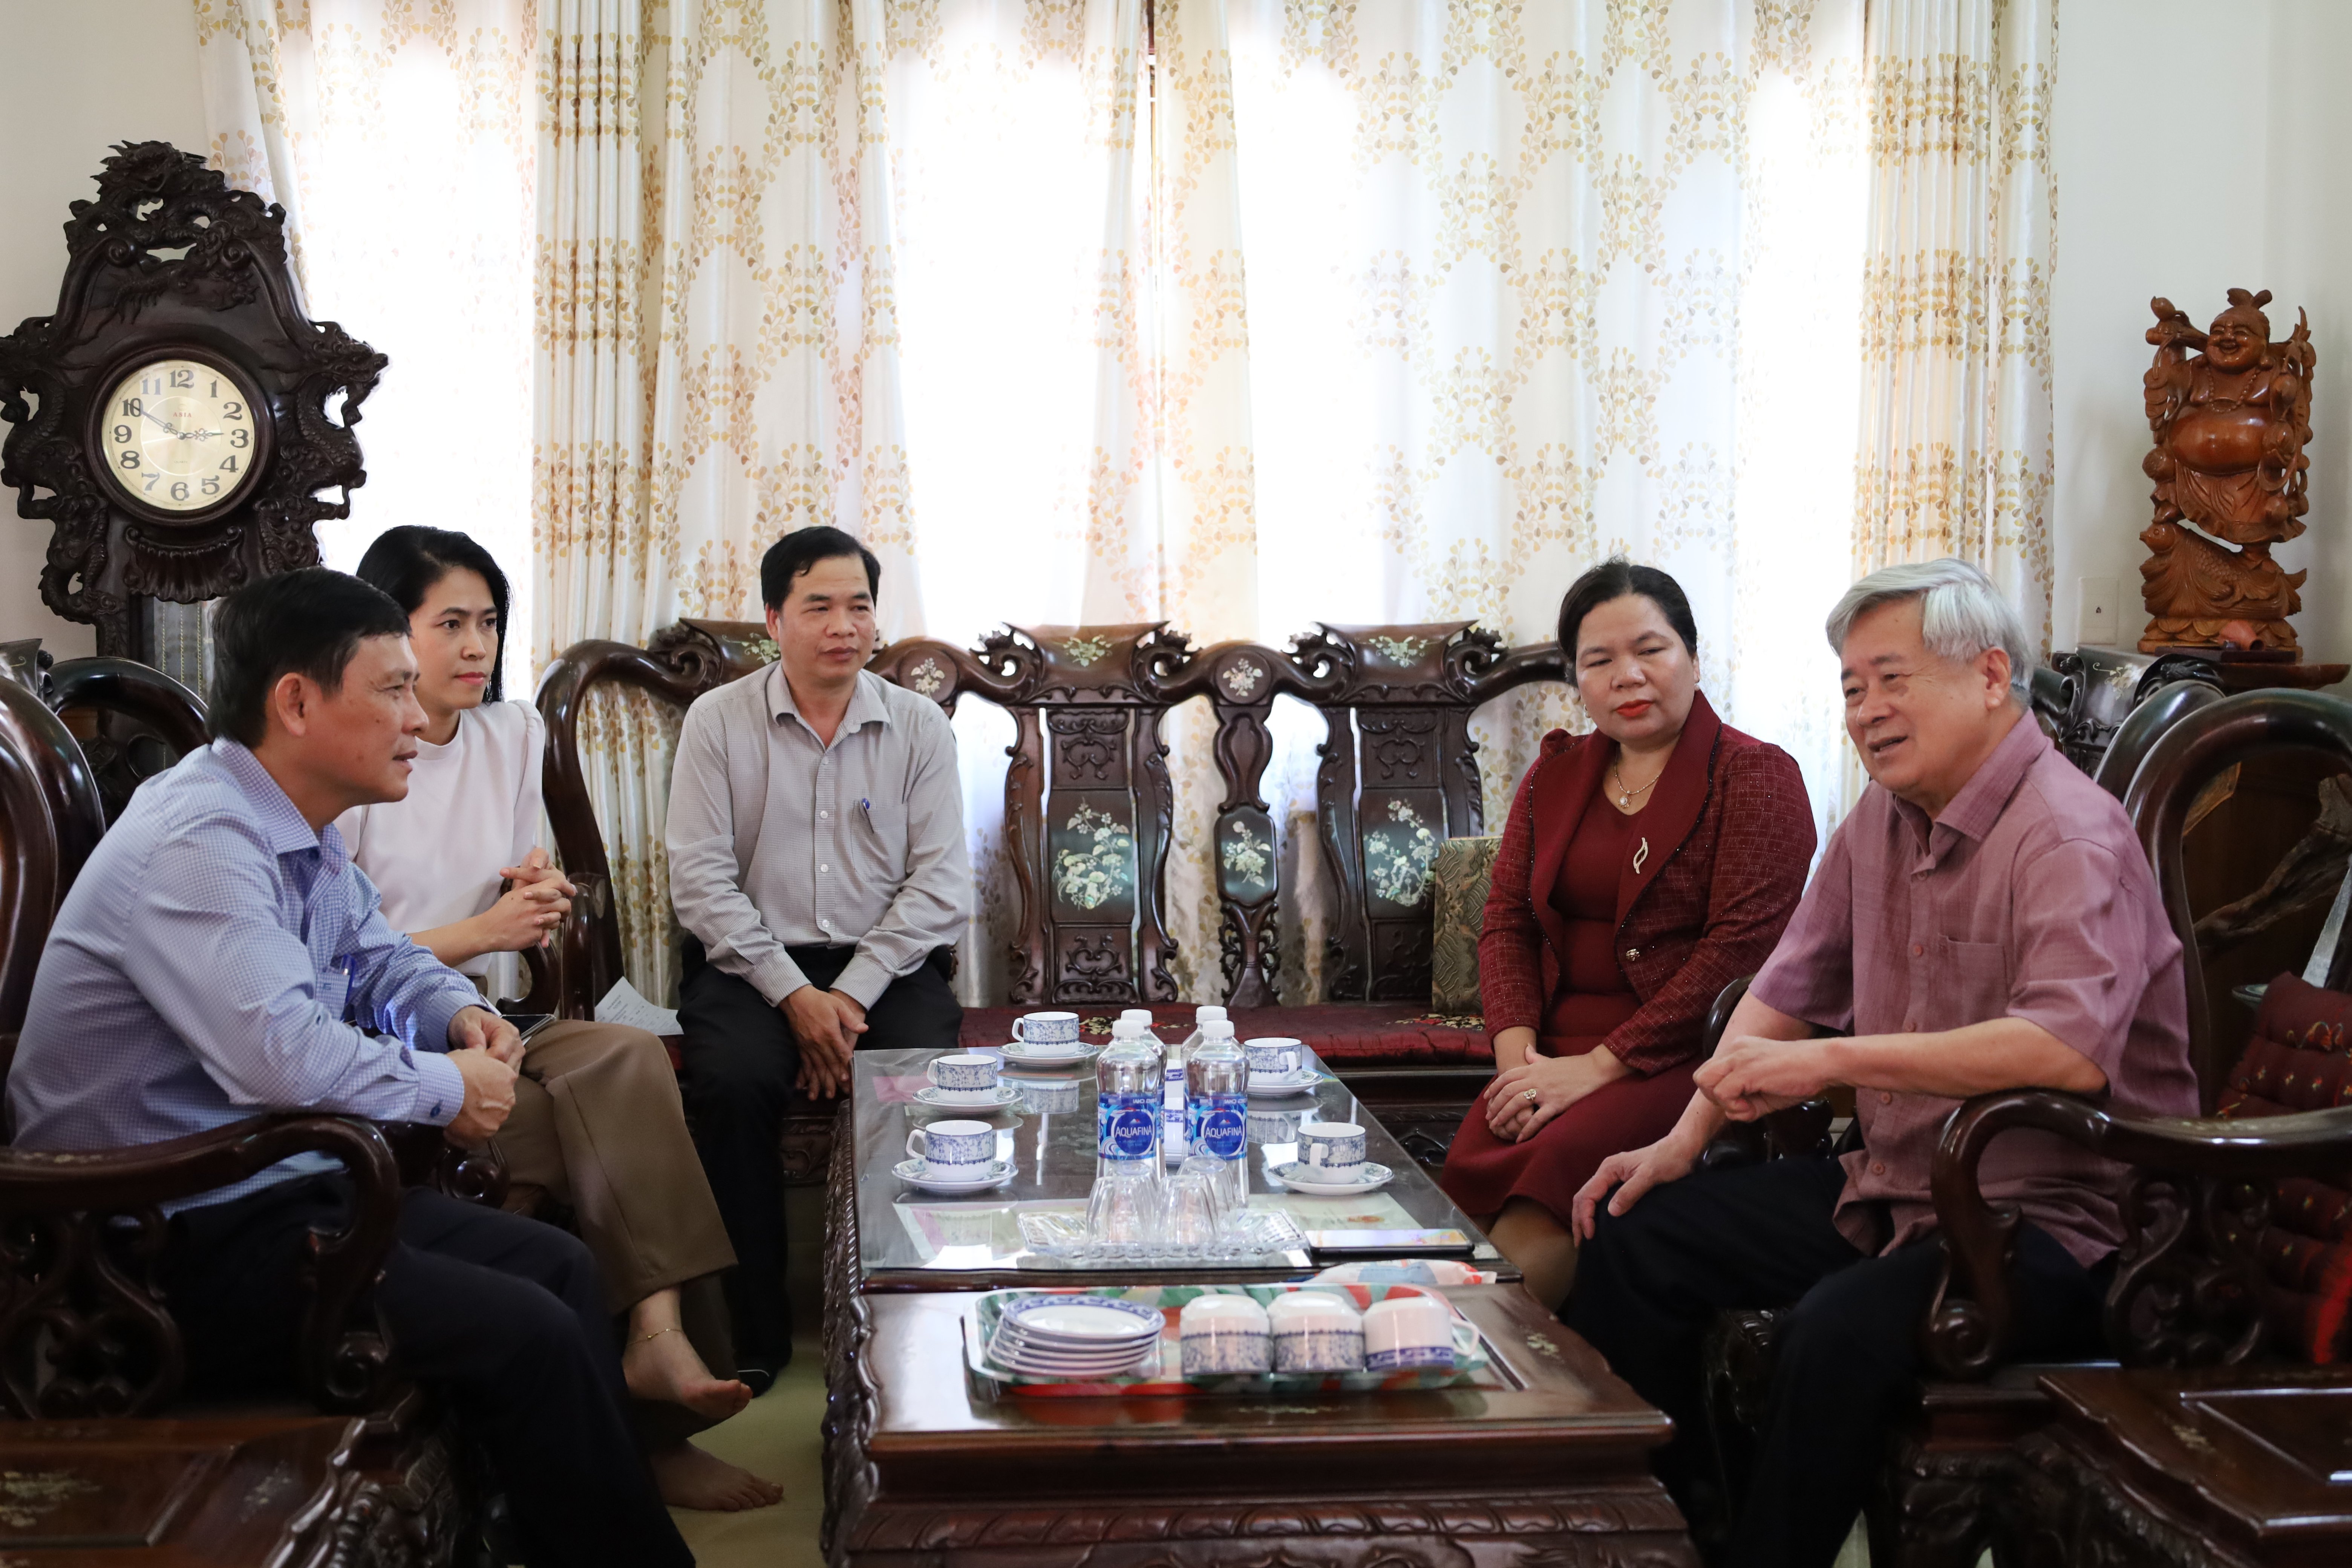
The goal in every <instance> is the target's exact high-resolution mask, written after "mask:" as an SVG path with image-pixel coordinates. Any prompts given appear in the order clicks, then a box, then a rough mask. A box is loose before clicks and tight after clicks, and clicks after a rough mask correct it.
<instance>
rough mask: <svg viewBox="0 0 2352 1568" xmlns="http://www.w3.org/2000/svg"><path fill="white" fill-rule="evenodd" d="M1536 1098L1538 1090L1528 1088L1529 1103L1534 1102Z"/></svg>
mask: <svg viewBox="0 0 2352 1568" xmlns="http://www.w3.org/2000/svg"><path fill="white" fill-rule="evenodd" d="M1535 1098H1536V1091H1535V1090H1534V1089H1529V1090H1528V1104H1530V1105H1532V1104H1534V1103H1535Z"/></svg>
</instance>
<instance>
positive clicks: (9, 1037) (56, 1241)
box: [0, 660, 501, 1563]
mask: <svg viewBox="0 0 2352 1568" xmlns="http://www.w3.org/2000/svg"><path fill="white" fill-rule="evenodd" d="M78 662H80V663H84V664H111V663H114V662H117V661H106V660H101V661H78ZM68 673H70V671H68ZM101 673H105V674H109V675H110V676H113V675H115V674H116V672H103V671H102V672H101ZM122 679H124V680H125V681H126V683H127V684H130V685H132V686H133V687H136V686H138V685H139V684H140V683H139V681H138V679H137V677H136V676H135V675H134V676H130V677H125V678H122ZM67 689H68V690H72V689H75V688H74V687H73V686H71V685H70V684H68V686H67ZM166 695H167V696H168V693H167V694H166ZM105 824H106V818H105V816H104V809H103V806H102V805H101V796H100V781H99V777H98V775H97V774H96V773H95V772H94V771H93V770H92V769H91V767H90V766H89V761H88V759H87V758H86V757H85V756H84V755H83V753H82V752H81V750H80V748H79V746H78V745H77V744H76V743H75V742H74V739H73V737H72V736H71V734H70V733H69V732H68V731H67V729H66V727H65V725H64V724H63V723H62V722H61V721H59V720H58V717H57V715H55V714H53V713H52V712H50V710H49V709H48V708H47V705H46V704H45V703H44V702H43V701H42V700H40V699H39V698H38V697H37V696H35V695H34V694H33V693H32V692H30V691H28V690H26V689H24V688H22V687H19V686H17V685H16V683H15V682H13V681H9V680H5V679H0V942H5V950H0V1069H5V1061H6V1060H7V1059H9V1058H13V1057H14V1055H15V1047H16V1035H17V1032H18V1031H19V1030H20V1029H21V1028H22V1027H23V1025H24V1020H25V1011H26V1004H27V999H28V997H29V995H30V993H31V989H32V978H33V973H34V971H35V969H36V967H37V963H38V961H39V958H40V953H41V949H42V944H43V942H45V941H46V940H47V934H48V930H49V926H50V922H51V921H52V920H53V919H54V917H55V914H56V911H57V909H58V904H59V902H60V901H61V900H63V898H64V896H65V894H66V892H67V890H68V889H69V888H70V886H71V884H72V881H73V878H74V876H75V875H76V874H77V873H78V872H79V869H80V868H81V865H82V863H83V861H84V860H86V859H87V858H88V857H89V852H90V850H91V849H92V848H93V847H95V846H96V844H97V842H98V839H99V837H100V834H101V833H102V831H103V830H104V827H105ZM299 1152H319V1153H323V1154H326V1155H328V1156H329V1157H330V1158H331V1159H333V1160H335V1161H336V1162H337V1163H339V1164H341V1167H342V1168H343V1170H344V1171H345V1173H347V1174H348V1175H349V1176H350V1178H351V1181H352V1189H353V1201H352V1211H351V1214H350V1216H349V1219H348V1222H347V1223H346V1224H345V1225H344V1226H342V1227H341V1228H340V1229H337V1230H334V1231H331V1232H321V1233H319V1234H317V1235H316V1236H314V1237H313V1239H312V1243H311V1246H312V1253H311V1264H310V1291H311V1296H310V1301H309V1303H308V1305H307V1309H306V1311H305V1314H304V1321H303V1326H302V1330H301V1343H300V1346H299V1351H298V1354H297V1364H298V1366H299V1371H300V1376H301V1383H302V1394H303V1395H304V1397H303V1398H300V1399H263V1400H254V1401H246V1402H239V1403H237V1404H235V1405H226V1406H223V1405H211V1406H194V1405H189V1404H188V1402H187V1401H186V1400H184V1398H182V1397H181V1394H182V1390H183V1385H184V1378H185V1372H186V1362H185V1354H184V1347H183V1344H182V1342H181V1339H180V1335H179V1331H178V1329H177V1327H176V1326H175V1325H174V1324H173V1321H172V1317H171V1313H170V1310H169V1305H168V1302H167V1301H166V1300H164V1299H163V1295H162V1293H161V1291H160V1290H159V1289H158V1288H157V1286H156V1283H155V1273H154V1270H155V1266H156V1264H157V1262H158V1259H159V1258H160V1256H161V1253H162V1250H163V1245H164V1241H165V1227H166V1223H167V1222H166V1220H165V1218H164V1215H163V1207H162V1205H165V1204H167V1203H172V1202H174V1201H177V1200H182V1199H185V1198H189V1197H193V1196H195V1195H197V1194H202V1193H205V1192H208V1191H213V1190H215V1189H217V1188H219V1187H222V1186H225V1185H228V1184H232V1183H235V1182H237V1181H241V1180H243V1179H244V1178H246V1177H247V1176H251V1175H254V1174H256V1173H258V1172H260V1171H262V1170H264V1169H266V1168H268V1166H270V1165H273V1164H275V1163H278V1162H279V1161H281V1160H283V1159H285V1158H287V1157H288V1156H289V1155H292V1154H295V1153H299ZM500 1180H501V1174H500V1173H499V1171H498V1170H497V1168H496V1165H495V1163H484V1162H481V1161H478V1160H477V1161H468V1160H467V1158H466V1157H465V1156H463V1155H461V1154H460V1153H458V1152H457V1151H455V1150H453V1149H450V1148H449V1147H448V1146H447V1145H446V1144H445V1143H444V1142H443V1141H442V1137H441V1133H440V1130H439V1129H437V1128H430V1127H402V1126H378V1125H377V1124H375V1123H373V1122H369V1121H362V1120H359V1119H356V1118H351V1117H339V1116H327V1115H306V1114H280V1115H268V1116H258V1117H253V1118H249V1119H247V1120H246V1121H239V1122H236V1123H234V1124H232V1125H230V1126H226V1127H222V1128H218V1129H215V1130H214V1131H209V1132H204V1133H198V1134H194V1135H192V1136H190V1137H186V1138H181V1139H175V1140H173V1141H170V1142H163V1143H154V1144H148V1145H144V1146H141V1147H136V1148H128V1149H121V1150H108V1151H101V1152H78V1153H39V1152H29V1151H24V1150H17V1149H13V1148H6V1147H0V1407H5V1415H6V1417H8V1419H5V1420H0V1466H5V1468H8V1469H10V1470H12V1471H15V1472H16V1473H18V1474H21V1475H37V1476H40V1477H46V1478H48V1480H47V1481H45V1482H44V1483H43V1484H42V1485H41V1486H40V1487H36V1488H33V1489H31V1491H29V1492H26V1495H24V1496H22V1497H20V1496H18V1495H17V1493H16V1491H11V1492H10V1493H9V1495H8V1501H9V1503H10V1504H11V1507H10V1508H9V1509H7V1510H0V1553H5V1552H7V1551H8V1549H10V1548H14V1547H16V1546H19V1545H25V1546H33V1545H39V1546H47V1547H59V1546H71V1547H100V1546H105V1545H110V1544H113V1545H119V1544H121V1542H124V1541H126V1540H130V1541H142V1542H149V1543H152V1544H153V1545H156V1546H159V1547H165V1548H171V1549H177V1550H179V1551H181V1552H184V1553H187V1554H188V1555H186V1556H184V1557H180V1558H174V1559H173V1560H175V1561H218V1562H245V1561H251V1562H261V1561H265V1560H266V1561H273V1562H274V1561H290V1560H297V1559H299V1560H302V1561H312V1560H318V1561H327V1560H332V1561H337V1562H348V1563H376V1562H383V1563H393V1562H398V1563H447V1562H449V1561H451V1559H452V1557H453V1554H454V1553H455V1552H457V1549H458V1544H459V1542H460V1540H461V1538H463V1537H465V1536H467V1534H468V1533H469V1530H468V1527H467V1521H468V1520H469V1519H470V1517H471V1514H472V1511H473V1510H472V1508H471V1506H470V1504H469V1503H468V1501H467V1491H466V1489H465V1487H464V1485H463V1478H462V1477H461V1476H460V1475H459V1473H458V1468H457V1465H456V1464H455V1463H454V1460H453V1450H452V1447H451V1444H450V1441H449V1436H448V1434H447V1431H446V1426H444V1424H443V1422H442V1420H441V1417H440V1416H439V1415H438V1413H437V1412H436V1410H435V1409H434V1408H433V1407H432V1406H431V1405H428V1404H427V1403H426V1402H425V1400H423V1399H422V1398H421V1397H420V1396H419V1395H418V1394H416V1392H415V1390H413V1389H411V1388H408V1387H407V1386H405V1385H404V1384H401V1383H399V1382H398V1381H397V1380H396V1379H395V1378H394V1376H393V1374H392V1373H391V1371H390V1367H389V1361H388V1357H389V1348H388V1347H387V1346H386V1344H385V1342H384V1341H383V1335H382V1333H381V1332H380V1331H379V1330H378V1328H377V1325H376V1323H375V1321H374V1320H373V1313H372V1312H371V1311H369V1310H367V1309H366V1307H365V1305H364V1302H363V1300H362V1297H363V1293H364V1292H365V1290H366V1289H368V1287H369V1286H370V1285H371V1284H373V1281H374V1279H375V1278H376V1276H377V1274H378V1273H379V1271H380V1270H381V1269H382V1268H383V1258H384V1257H385V1254H386V1253H387V1251H388V1250H389V1248H390V1247H391V1245H392V1242H393V1239H394V1226H395V1225H396V1222H397V1218H398V1213H399V1202H400V1191H401V1188H402V1186H403V1185H404V1184H415V1183H422V1182H425V1181H432V1182H435V1183H436V1184H439V1185H442V1186H443V1187H444V1188H445V1190H449V1191H453V1192H456V1193H458V1194H460V1195H468V1196H474V1197H477V1198H478V1199H484V1200H489V1201H494V1200H495V1197H496V1194H497V1187H498V1185H499V1182H500ZM314 1553H315V1554H317V1556H316V1557H315V1559H314V1557H313V1555H312V1554H314ZM335 1553H340V1555H333V1554H335Z"/></svg>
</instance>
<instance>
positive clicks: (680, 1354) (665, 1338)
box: [621, 1333, 751, 1507]
mask: <svg viewBox="0 0 2352 1568" xmlns="http://www.w3.org/2000/svg"><path fill="white" fill-rule="evenodd" d="M621 1376H622V1378H623V1379H624V1380H625V1382H626V1383H627V1384H628V1385H629V1392H630V1393H631V1394H635V1395H636V1396H637V1397H638V1398H639V1399H653V1400H661V1401H666V1402H667V1403H669V1404H672V1405H685V1406H686V1407H687V1408H688V1410H691V1411H693V1412H694V1413H695V1414H696V1415H708V1416H709V1417H710V1419H712V1420H713V1421H724V1420H726V1419H727V1418H728V1417H729V1416H730V1415H736V1414H738V1413H739V1412H740V1411H741V1410H742V1408H743V1406H745V1405H749V1404H751V1389H749V1388H747V1387H746V1386H744V1385H743V1384H740V1383H738V1382H736V1381H735V1380H734V1379H733V1378H731V1377H730V1378H716V1377H713V1376H711V1375H710V1369H709V1367H707V1366H705V1365H703V1364H702V1358H701V1357H700V1356H698V1355H697V1354H695V1353H694V1347H693V1346H692V1345H690V1344H688V1343H687V1341H686V1336H685V1335H684V1334H675V1333H673V1334H656V1336H655V1337H654V1338H652V1339H649V1340H639V1341H637V1342H635V1344H632V1345H631V1346H630V1347H629V1348H628V1350H627V1351H626V1352H624V1353H623V1354H622V1356H621ZM681 1506H688V1507H691V1506H695V1505H691V1504H686V1505H681Z"/></svg>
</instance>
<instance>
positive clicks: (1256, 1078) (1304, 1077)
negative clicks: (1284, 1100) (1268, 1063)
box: [1249, 1068, 1323, 1099]
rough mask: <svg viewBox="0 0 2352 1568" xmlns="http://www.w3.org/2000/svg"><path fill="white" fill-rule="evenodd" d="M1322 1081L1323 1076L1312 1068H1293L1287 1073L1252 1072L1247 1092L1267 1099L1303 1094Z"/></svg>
mask: <svg viewBox="0 0 2352 1568" xmlns="http://www.w3.org/2000/svg"><path fill="white" fill-rule="evenodd" d="M1322 1081H1323V1075H1322V1074H1321V1073H1319V1072H1318V1071H1316V1070H1315V1069H1314V1068H1293V1069H1292V1070H1291V1071H1289V1072H1253V1073H1251V1074H1250V1075H1249V1092H1250V1093H1252V1094H1255V1095H1262V1096H1265V1097H1266V1098H1268V1099H1272V1098H1275V1097H1276V1096H1280V1095H1286V1094H1304V1093H1306V1092H1307V1090H1308V1089H1313V1088H1314V1087H1315V1086H1316V1085H1317V1084H1318V1083H1321V1082H1322Z"/></svg>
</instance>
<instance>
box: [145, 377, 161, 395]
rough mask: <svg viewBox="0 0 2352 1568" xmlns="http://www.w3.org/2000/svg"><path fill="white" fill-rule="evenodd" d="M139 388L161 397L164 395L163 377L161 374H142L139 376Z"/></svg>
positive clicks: (146, 392) (148, 393)
mask: <svg viewBox="0 0 2352 1568" xmlns="http://www.w3.org/2000/svg"><path fill="white" fill-rule="evenodd" d="M139 390H140V391H142V392H143V393H145V394H146V395H148V396H150V397H161V396H163V377H162V376H160V375H142V376H141V377H140V378H139Z"/></svg>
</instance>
